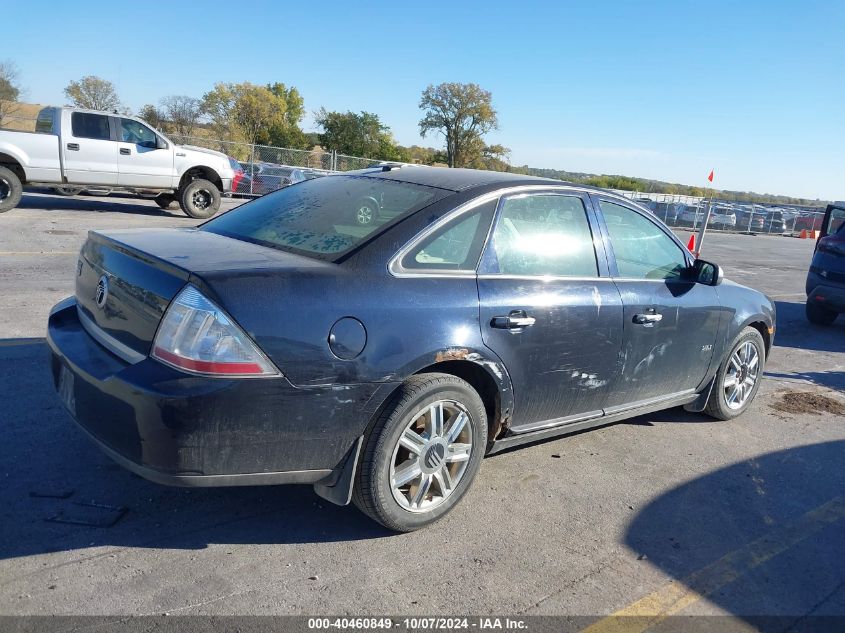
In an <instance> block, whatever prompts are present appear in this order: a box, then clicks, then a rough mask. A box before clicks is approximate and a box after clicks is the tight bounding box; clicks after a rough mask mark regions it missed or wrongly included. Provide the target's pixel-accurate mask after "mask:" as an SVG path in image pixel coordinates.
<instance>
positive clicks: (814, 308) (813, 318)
mask: <svg viewBox="0 0 845 633" xmlns="http://www.w3.org/2000/svg"><path fill="white" fill-rule="evenodd" d="M804 309H805V311H806V313H807V320H808V321H809V322H810V323H812V324H814V325H831V324H832V323H833V322H834V321H836V317H837V316H839V315H838V314H837V313H836V312H834V311H833V310H828V309H827V308H825V307H822V306H820V305H819V304H817V303H811V302H810V301H808V302H807V304H806V306H805V308H804Z"/></svg>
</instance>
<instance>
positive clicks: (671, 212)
mask: <svg viewBox="0 0 845 633" xmlns="http://www.w3.org/2000/svg"><path fill="white" fill-rule="evenodd" d="M35 121H36V120H35V119H33V118H30V117H20V116H14V115H10V116H6V117H4V118H3V125H2V128H3V129H8V130H19V131H24V132H34V131H35ZM168 137H169V138H170V139H171V140H173V141H174V142H175V143H178V144H180V145H193V146H195V147H202V148H205V149H211V150H215V151H218V152H223V153H224V154H226V155H227V156H229V157H230V158H232V159H233V160H234V161H236V162H237V164H238V169H239V170H240V172H239V173H238V175H237V176H236V178H235V182H234V184H233V187H232V189H233V191H232V192H233V194H234V195H236V196H244V197H253V196H260V195H264V194H265V193H269V192H271V191H275V190H276V189H280V188H282V187H284V186H286V185H288V184H292V183H294V182H300V181H302V180H306V179H310V178H318V177H320V176H323V175H326V174H329V173H335V172H342V171H352V170H355V169H364V168H366V167H369V166H371V165H373V164H376V163H378V162H379V161H378V160H375V159H372V158H363V157H361V156H347V155H346V154H338V153H337V152H334V151H326V150H323V149H321V148H319V147H315V148H314V149H312V150H302V149H290V148H285V147H273V146H269V145H254V144H252V143H244V142H238V141H227V140H221V139H213V138H206V137H202V136H184V135H181V134H170V135H168ZM233 167H234V165H233ZM615 193H617V194H619V195H621V196H623V197H625V198H628V199H630V200H634V201H635V202H638V203H640V204H641V205H643V206H645V207H646V208H648V209H649V210H650V211H651V212H652V213H654V215H655V216H657V217H658V218H660V219H661V220H663V222H665V223H666V224H667V225H668V226H671V227H678V228H688V229H691V230H693V231H695V230H698V229H699V228H700V227H701V223H702V222H703V221H704V218H705V217H706V213H707V206H708V204H710V201H709V200H707V199H706V198H700V197H696V196H685V195H678V194H666V193H641V192H637V191H622V190H616V191H615ZM823 218H824V209H821V208H814V207H801V206H796V205H761V204H752V203H744V202H728V201H720V200H713V201H712V212H711V214H710V222H709V224H708V225H707V230H716V231H728V232H734V233H753V234H758V233H764V234H780V235H794V236H800V235H801V232H802V231H807V232H810V231H818V230H819V229H820V228H821V225H822V220H823Z"/></svg>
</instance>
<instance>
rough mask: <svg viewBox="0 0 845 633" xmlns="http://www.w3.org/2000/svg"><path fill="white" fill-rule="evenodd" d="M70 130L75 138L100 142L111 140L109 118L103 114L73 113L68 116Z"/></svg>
mask: <svg viewBox="0 0 845 633" xmlns="http://www.w3.org/2000/svg"><path fill="white" fill-rule="evenodd" d="M70 128H71V131H72V132H73V135H74V136H75V137H76V138H92V139H96V140H100V141H108V140H109V139H111V131H110V130H109V118H108V117H107V116H105V115H103V114H91V113H90V112H74V113H73V114H71V116H70Z"/></svg>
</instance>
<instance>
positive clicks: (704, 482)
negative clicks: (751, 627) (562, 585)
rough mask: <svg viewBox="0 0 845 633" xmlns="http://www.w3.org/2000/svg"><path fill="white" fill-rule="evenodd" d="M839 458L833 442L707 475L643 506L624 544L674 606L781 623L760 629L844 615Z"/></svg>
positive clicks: (843, 484) (844, 474) (843, 499)
mask: <svg viewBox="0 0 845 633" xmlns="http://www.w3.org/2000/svg"><path fill="white" fill-rule="evenodd" d="M844 458H845V441H832V442H824V443H820V444H812V445H808V446H798V447H795V448H790V449H787V450H782V451H777V452H772V453H767V454H763V455H759V456H756V457H753V458H751V459H748V460H745V461H742V462H738V463H735V464H733V465H730V466H727V467H725V468H721V469H719V470H715V471H713V472H711V473H708V474H706V475H704V476H702V477H698V478H697V479H693V480H691V481H689V482H687V483H684V484H683V485H681V486H679V487H677V488H674V489H673V490H670V491H668V492H666V493H664V494H662V495H660V496H659V497H657V498H656V499H654V500H653V501H651V502H650V503H649V504H648V505H647V506H645V507H644V508H643V509H642V510H641V511H640V512H639V513H638V514H637V515H636V517H635V518H634V519H633V520H632V522H631V523H630V524H629V527H628V529H627V531H626V535H625V538H624V542H625V544H626V545H627V546H628V547H629V548H630V549H631V550H633V552H634V553H635V554H636V555H637V561H639V563H640V564H642V565H651V566H654V567H656V568H657V569H658V570H659V571H660V572H661V573H664V574H667V575H668V576H669V580H668V581H667V582H672V583H674V587H673V588H672V589H671V591H668V590H667V594H666V595H668V593H671V595H672V600H675V599H677V600H678V602H677V603H675V604H682V603H683V602H684V601H685V600H687V599H688V598H689V599H690V600H691V603H690V604H692V603H695V602H696V601H697V599H698V596H703V597H704V598H705V599H706V600H708V601H710V602H711V603H715V604H716V605H717V606H718V607H719V608H720V609H723V610H724V611H726V612H728V613H731V614H734V615H737V616H741V617H742V616H754V615H759V614H766V615H783V616H785V617H784V618H782V619H780V620H777V619H775V620H773V621H771V622H769V623H768V624H767V625H762V630H787V629H789V626H790V625H791V623H792V622H794V620H796V619H797V618H798V617H800V616H804V615H807V614H814V615H839V616H842V615H845V538H843V535H844V534H845V469H843V468H842V466H843V463H845V462H844V461H843V459H844ZM658 591H659V590H658ZM682 594H684V595H682ZM661 596H664V594H661V593H658V594H656V596H655V594H651V597H652V598H656V599H655V600H654V601H653V602H652V603H651V604H652V605H653V604H661V601H660V600H661ZM664 597H665V596H664ZM695 612H697V610H696V607H692V608H688V609H686V610H685V611H682V612H681V613H695ZM752 620H753V618H752ZM755 624H756V625H758V626H761V623H760V622H759V621H757V622H756V623H755ZM804 624H805V625H807V624H812V622H809V623H808V622H805V623H804ZM840 625H841V620H840ZM799 629H801V630H805V629H804V628H802V627H799ZM658 630H659V629H658ZM790 630H792V629H790ZM807 630H814V629H813V627H812V626H810V627H809V628H808V629H807ZM815 630H818V629H815ZM825 630H827V629H825ZM831 630H832V629H831Z"/></svg>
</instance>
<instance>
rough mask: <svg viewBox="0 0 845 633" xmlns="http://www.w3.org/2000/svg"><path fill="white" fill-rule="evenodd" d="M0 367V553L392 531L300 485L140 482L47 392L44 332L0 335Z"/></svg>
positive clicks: (351, 536)
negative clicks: (181, 485) (177, 485)
mask: <svg viewBox="0 0 845 633" xmlns="http://www.w3.org/2000/svg"><path fill="white" fill-rule="evenodd" d="M0 368H2V374H3V376H4V379H3V380H2V381H0V477H2V486H0V522H2V524H3V526H4V538H2V539H0V559H8V558H13V557H20V556H31V555H35V554H43V553H47V552H59V551H72V550H75V549H84V548H91V547H98V546H118V547H141V548H144V547H148V548H159V547H162V548H179V549H203V548H205V547H207V546H208V545H209V544H262V543H272V544H278V543H306V542H307V543H311V542H327V541H345V540H358V539H369V538H379V537H388V536H392V535H393V533H392V532H389V531H387V530H386V529H384V528H382V527H381V526H379V525H378V524H376V523H375V522H373V521H372V520H370V519H368V518H367V517H365V516H364V515H363V514H361V513H360V512H359V511H358V510H357V509H356V508H355V507H354V506H348V507H338V506H335V505H333V504H331V503H329V502H328V501H324V500H323V499H321V498H320V497H318V496H317V495H316V494H314V492H313V490H312V488H311V487H310V486H269V487H244V488H238V487H233V488H194V489H187V488H171V487H167V486H161V485H158V484H154V483H151V482H148V481H147V480H145V479H142V478H140V477H138V476H136V475H134V474H132V473H130V472H128V471H126V470H124V469H123V468H122V467H120V466H118V465H117V464H115V463H113V462H112V461H111V460H110V459H109V458H108V457H106V456H105V455H104V454H102V453H101V452H100V451H99V449H97V448H96V447H95V446H94V445H93V444H92V443H91V442H90V440H88V438H87V437H85V436H84V435H83V433H82V432H81V431H80V430H79V429H78V428H77V427H76V425H75V423H74V422H73V421H72V419H71V417H70V416H69V414H68V413H67V412H66V411H65V409H64V407H63V405H62V404H61V402H60V400H59V398H58V397H57V396H56V394H55V391H54V388H53V385H52V379H51V377H50V370H49V366H48V353H47V349H46V344H45V342H44V339H5V340H4V339H0ZM86 504H88V505H86ZM90 504H94V505H90ZM124 508H125V512H123V511H121V509H124ZM65 520H70V521H81V522H82V523H84V524H75V523H64V522H62V521H65ZM112 521H114V522H113V525H110V526H109V527H93V526H91V525H86V524H88V523H95V524H101V525H105V524H108V523H110V522H112Z"/></svg>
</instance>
